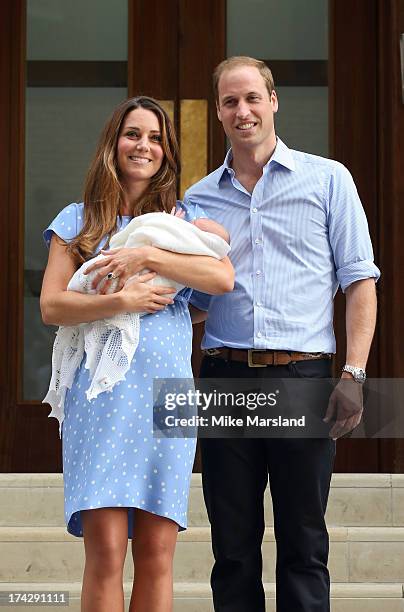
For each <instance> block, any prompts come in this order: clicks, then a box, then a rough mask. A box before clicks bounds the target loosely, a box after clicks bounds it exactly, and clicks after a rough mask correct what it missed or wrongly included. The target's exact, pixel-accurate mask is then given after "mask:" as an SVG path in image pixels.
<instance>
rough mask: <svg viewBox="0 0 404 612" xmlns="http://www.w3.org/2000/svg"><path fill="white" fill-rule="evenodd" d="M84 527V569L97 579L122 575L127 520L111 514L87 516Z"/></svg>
mask: <svg viewBox="0 0 404 612" xmlns="http://www.w3.org/2000/svg"><path fill="white" fill-rule="evenodd" d="M83 527H84V528H83V533H84V548H85V553H86V569H87V570H90V571H91V572H92V573H94V574H96V575H97V576H98V577H99V578H108V577H109V578H111V577H113V576H117V575H121V574H122V572H123V566H124V563H125V557H126V551H127V546H128V528H127V519H126V522H125V517H124V516H122V515H120V516H119V515H118V514H117V513H111V512H110V513H108V512H104V513H103V515H101V514H98V515H96V514H92V515H90V514H87V516H86V517H85V519H83Z"/></svg>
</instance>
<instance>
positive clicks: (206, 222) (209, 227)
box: [192, 217, 230, 244]
mask: <svg viewBox="0 0 404 612" xmlns="http://www.w3.org/2000/svg"><path fill="white" fill-rule="evenodd" d="M192 223H193V224H194V225H195V226H196V227H197V228H199V229H200V230H202V231H203V232H210V233H211V234H216V236H220V238H223V240H225V241H226V242H227V243H228V244H230V235H229V233H228V232H227V231H226V230H225V229H224V227H223V225H220V223H216V221H212V219H204V218H203V217H201V218H199V219H196V220H195V221H193V222H192Z"/></svg>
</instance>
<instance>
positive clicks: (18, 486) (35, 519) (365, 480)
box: [0, 474, 404, 527]
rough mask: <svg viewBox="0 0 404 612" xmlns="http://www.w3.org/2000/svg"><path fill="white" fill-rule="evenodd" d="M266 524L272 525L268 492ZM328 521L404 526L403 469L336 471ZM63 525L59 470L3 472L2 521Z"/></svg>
mask: <svg viewBox="0 0 404 612" xmlns="http://www.w3.org/2000/svg"><path fill="white" fill-rule="evenodd" d="M266 521H267V522H266V524H267V525H272V524H273V519H272V507H271V500H270V494H269V490H268V494H267V495H266ZM327 522H328V524H329V525H335V526H338V525H341V526H344V527H350V526H352V527H353V526H361V527H364V526H379V527H382V526H385V527H388V526H390V527H392V526H395V527H400V526H402V527H403V526H404V475H403V474H334V475H333V478H332V483H331V491H330V500H329V504H328V511H327ZM208 524H209V522H208V518H207V515H206V509H205V504H204V502H203V494H202V485H201V476H200V474H193V475H192V484H191V492H190V501H189V525H190V526H191V527H192V526H194V527H203V526H208ZM41 525H42V526H45V525H46V526H54V527H56V526H59V525H64V517H63V482H62V475H61V474H1V475H0V526H10V527H12V526H15V527H18V526H41Z"/></svg>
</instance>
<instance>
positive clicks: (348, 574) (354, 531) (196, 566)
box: [0, 527, 404, 583]
mask: <svg viewBox="0 0 404 612" xmlns="http://www.w3.org/2000/svg"><path fill="white" fill-rule="evenodd" d="M329 531H330V564H329V567H330V573H331V577H332V581H333V582H334V583H338V582H343V583H344V582H346V583H348V582H353V583H355V582H361V583H379V582H380V583H382V582H402V580H403V578H404V554H403V551H404V528H401V527H331V528H330V529H329ZM0 550H1V552H2V554H1V556H0V582H13V583H15V582H27V581H28V582H31V583H34V582H44V581H47V582H52V583H53V582H60V581H62V580H66V581H69V582H76V581H79V580H81V577H82V572H83V564H84V548H83V540H82V539H81V538H75V537H73V536H71V535H69V534H67V533H66V531H65V529H64V527H1V528H0ZM263 558H264V580H265V581H267V582H272V581H273V580H274V571H275V541H274V533H273V529H272V528H268V529H267V530H266V531H265V536H264V543H263ZM212 563H213V560H212V551H211V542H210V529H209V528H208V527H191V528H190V529H188V530H187V531H185V532H182V533H180V534H179V537H178V544H177V550H176V555H175V570H174V579H175V580H176V581H177V582H187V583H197V582H201V581H203V582H208V581H209V576H210V570H211V567H212ZM131 577H132V561H131V554H130V542H128V555H127V559H126V565H125V580H130V579H131Z"/></svg>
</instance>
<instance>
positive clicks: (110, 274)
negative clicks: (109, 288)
mask: <svg viewBox="0 0 404 612" xmlns="http://www.w3.org/2000/svg"><path fill="white" fill-rule="evenodd" d="M115 278H119V276H116V274H114V273H113V272H108V274H107V279H108V280H113V279H115Z"/></svg>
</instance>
